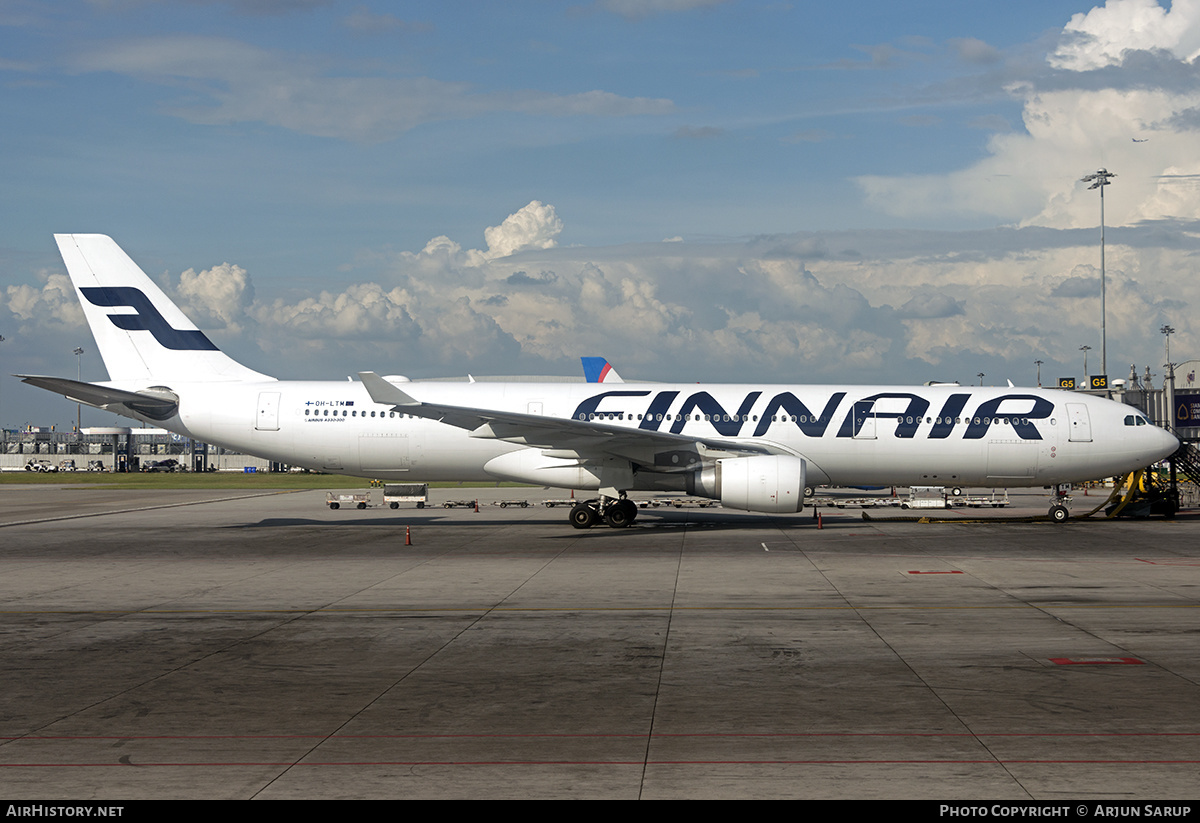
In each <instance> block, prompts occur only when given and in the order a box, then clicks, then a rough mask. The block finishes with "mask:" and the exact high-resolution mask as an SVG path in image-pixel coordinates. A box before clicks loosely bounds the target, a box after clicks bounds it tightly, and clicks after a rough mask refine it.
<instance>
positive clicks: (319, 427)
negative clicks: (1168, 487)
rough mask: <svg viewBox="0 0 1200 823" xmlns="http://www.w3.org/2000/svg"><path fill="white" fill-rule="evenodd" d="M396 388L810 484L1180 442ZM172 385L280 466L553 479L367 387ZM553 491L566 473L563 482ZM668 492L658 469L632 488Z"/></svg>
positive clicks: (838, 406)
mask: <svg viewBox="0 0 1200 823" xmlns="http://www.w3.org/2000/svg"><path fill="white" fill-rule="evenodd" d="M398 385H400V386H402V387H403V389H404V391H406V392H407V393H408V394H410V395H411V396H412V397H414V398H416V399H417V400H420V401H422V402H425V403H439V404H445V405H450V406H461V407H468V408H486V409H495V410H498V411H507V412H514V413H520V414H535V415H541V416H545V417H555V418H561V419H576V420H592V421H597V420H599V421H604V423H605V425H607V426H610V427H617V428H627V429H631V430H641V431H644V432H670V433H672V434H678V435H682V436H685V437H692V438H698V439H699V438H703V439H705V440H706V441H708V442H710V443H711V442H712V441H714V440H717V441H727V442H730V443H731V444H739V445H746V444H753V445H762V446H765V447H767V448H769V449H770V450H771V451H772V452H773V453H777V454H792V455H795V456H798V457H802V458H804V459H805V460H806V461H807V465H808V483H809V484H810V485H817V484H832V485H839V486H854V485H987V486H1035V485H1037V486H1041V485H1051V484H1057V483H1067V482H1076V481H1082V480H1088V479H1095V478H1100V477H1105V476H1110V475H1114V474H1118V473H1121V472H1127V471H1132V470H1134V469H1138V468H1142V467H1144V466H1145V465H1147V464H1148V463H1150V462H1153V461H1155V460H1157V459H1160V458H1162V457H1164V456H1166V455H1167V454H1169V453H1170V452H1171V451H1173V450H1174V448H1175V445H1176V444H1177V443H1176V441H1175V439H1174V438H1173V437H1172V436H1171V435H1170V434H1168V433H1167V432H1165V431H1163V430H1162V429H1159V428H1158V427H1155V426H1152V425H1147V424H1146V423H1145V419H1144V418H1142V417H1141V415H1140V414H1137V413H1136V410H1134V409H1133V408H1131V407H1129V406H1126V405H1123V404H1120V403H1116V402H1114V401H1111V400H1107V399H1104V398H1100V397H1094V396H1090V395H1084V394H1076V393H1069V392H1060V391H1049V390H1042V389H1023V388H988V389H982V388H968V387H958V386H932V387H915V388H913V387H899V386H873V387H870V386H868V387H864V386H777V385H757V384H745V385H699V384H665V383H626V384H620V385H619V386H617V387H615V388H610V387H608V386H603V385H598V384H594V383H593V384H586V383H489V382H476V383H442V382H425V383H422V382H416V383H408V382H404V383H400V384H398ZM171 388H172V390H173V391H175V392H176V393H177V394H178V395H179V398H180V402H179V412H178V415H177V416H175V417H172V418H170V419H168V420H165V421H153V422H155V423H156V424H157V425H161V426H164V427H165V428H167V429H170V430H172V431H177V432H179V433H181V434H184V435H187V436H191V437H194V438H196V439H198V440H201V441H204V442H208V443H211V444H215V445H220V446H222V447H225V448H230V449H238V450H242V451H245V452H247V453H250V454H256V455H259V456H262V457H265V458H268V459H270V460H274V461H280V462H284V463H289V464H292V465H298V466H305V467H308V468H313V469H320V470H325V471H332V472H339V473H345V474H351V475H360V476H364V477H374V478H380V479H400V478H413V479H420V480H426V481H434V480H487V479H500V478H503V479H522V478H523V479H526V480H528V481H529V482H537V481H538V480H540V479H541V478H542V475H533V476H530V477H524V475H521V476H519V477H514V476H513V474H512V472H511V471H505V470H502V469H501V470H496V469H493V470H488V469H485V465H487V464H488V462H489V461H492V460H493V459H494V458H497V457H499V456H501V455H505V454H508V453H510V452H514V451H519V450H526V451H529V450H530V447H527V446H524V445H520V444H518V443H514V442H508V441H505V440H499V439H495V438H494V437H489V436H486V435H480V434H478V433H476V434H474V435H473V434H472V433H471V432H469V431H466V430H464V429H461V428H455V427H453V426H450V425H446V424H443V423H440V422H437V421H436V420H430V419H423V418H421V417H416V416H411V415H408V414H405V413H404V412H403V411H397V410H395V409H394V408H393V407H392V406H389V405H386V404H380V403H375V402H373V401H372V400H371V398H370V396H369V395H368V393H367V391H366V389H365V388H364V386H363V385H362V384H361V383H358V382H349V381H347V382H344V383H342V382H317V381H270V382H262V383H228V384H221V383H211V382H210V383H204V384H195V385H189V384H179V383H173V384H172V386H171ZM1131 415H1134V417H1131ZM1131 420H1133V421H1134V422H1133V423H1131V422H1130V421H1131ZM533 450H534V451H537V452H539V453H540V452H541V450H540V449H533ZM530 457H533V456H532V455H530ZM501 462H504V461H501ZM507 463H508V464H512V465H516V461H511V460H510V461H507ZM494 465H496V464H494ZM679 468H682V467H679ZM667 470H668V471H670V470H672V469H671V468H668V469H667ZM651 472H653V473H654V474H659V472H658V471H657V470H653V469H652V467H649V466H648V467H646V471H645V472H643V475H648V474H650V473H651ZM660 479H661V476H660ZM546 485H558V483H555V482H553V477H551V482H547V483H546ZM563 485H566V486H570V487H574V488H588V483H587V480H586V478H584V479H579V480H577V479H575V478H574V476H572V479H571V480H570V482H565V483H563ZM661 487H663V486H662V484H661V483H660V482H656V481H653V480H652V478H649V477H645V476H644V477H642V479H641V480H639V482H637V483H635V486H634V488H661Z"/></svg>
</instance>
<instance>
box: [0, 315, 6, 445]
mask: <svg viewBox="0 0 1200 823" xmlns="http://www.w3.org/2000/svg"><path fill="white" fill-rule="evenodd" d="M3 342H4V335H2V334H0V343H3ZM0 443H6V441H5V437H4V415H2V414H0Z"/></svg>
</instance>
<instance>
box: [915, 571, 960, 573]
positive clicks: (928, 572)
mask: <svg viewBox="0 0 1200 823" xmlns="http://www.w3.org/2000/svg"><path fill="white" fill-rule="evenodd" d="M909 574H962V572H960V571H950V572H918V571H911V572H909Z"/></svg>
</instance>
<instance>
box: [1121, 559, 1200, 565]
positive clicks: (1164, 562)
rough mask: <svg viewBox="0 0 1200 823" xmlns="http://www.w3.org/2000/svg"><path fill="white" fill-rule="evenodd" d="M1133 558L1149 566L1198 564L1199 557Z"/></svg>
mask: <svg viewBox="0 0 1200 823" xmlns="http://www.w3.org/2000/svg"><path fill="white" fill-rule="evenodd" d="M1133 559H1134V560H1136V561H1137V562H1139V563H1147V564H1149V565H1151V566H1200V557H1167V558H1164V559H1162V560H1149V559H1147V558H1145V557H1135V558H1133Z"/></svg>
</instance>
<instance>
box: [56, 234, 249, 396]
mask: <svg viewBox="0 0 1200 823" xmlns="http://www.w3.org/2000/svg"><path fill="white" fill-rule="evenodd" d="M54 239H55V240H56V241H57V242H58V248H59V251H60V252H61V253H62V257H63V262H65V263H66V264H67V272H68V273H69V274H70V275H71V282H73V283H74V284H75V291H76V292H77V293H78V295H79V302H80V304H82V306H83V313H84V315H85V316H86V317H87V321H88V325H89V326H91V329H92V335H93V336H94V337H95V338H96V345H97V346H99V348H100V356H101V357H103V358H104V366H105V368H107V369H108V376H109V380H111V381H112V382H114V383H139V382H140V383H146V382H149V383H164V382H189V383H205V382H218V381H220V382H225V381H242V380H253V381H261V380H271V379H272V378H270V377H268V376H267V375H264V374H260V373H258V372H256V371H254V370H252V369H248V368H246V367H245V366H243V365H242V364H240V363H238V362H236V361H235V360H233V359H232V358H230V357H228V356H227V355H225V354H223V353H222V352H221V351H220V350H219V349H218V348H217V347H216V346H215V345H213V343H212V341H210V340H209V339H208V338H207V337H206V336H205V335H204V333H203V332H201V331H200V330H199V329H197V328H196V326H195V325H194V324H193V323H192V321H190V320H188V318H187V316H186V315H184V313H183V312H182V311H180V310H179V308H178V307H176V305H175V304H174V303H173V302H171V300H170V298H168V297H167V296H166V294H164V293H163V291H162V289H160V288H159V287H158V286H157V285H156V284H155V283H154V281H153V280H151V279H150V278H149V277H147V276H146V274H145V272H143V271H142V270H141V269H140V268H138V265H137V264H136V263H134V262H133V260H131V259H130V258H129V255H127V254H125V252H123V251H122V250H121V249H120V247H119V246H117V244H116V243H114V242H113V240H112V238H111V237H106V236H105V235H102V234H56V235H54Z"/></svg>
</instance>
